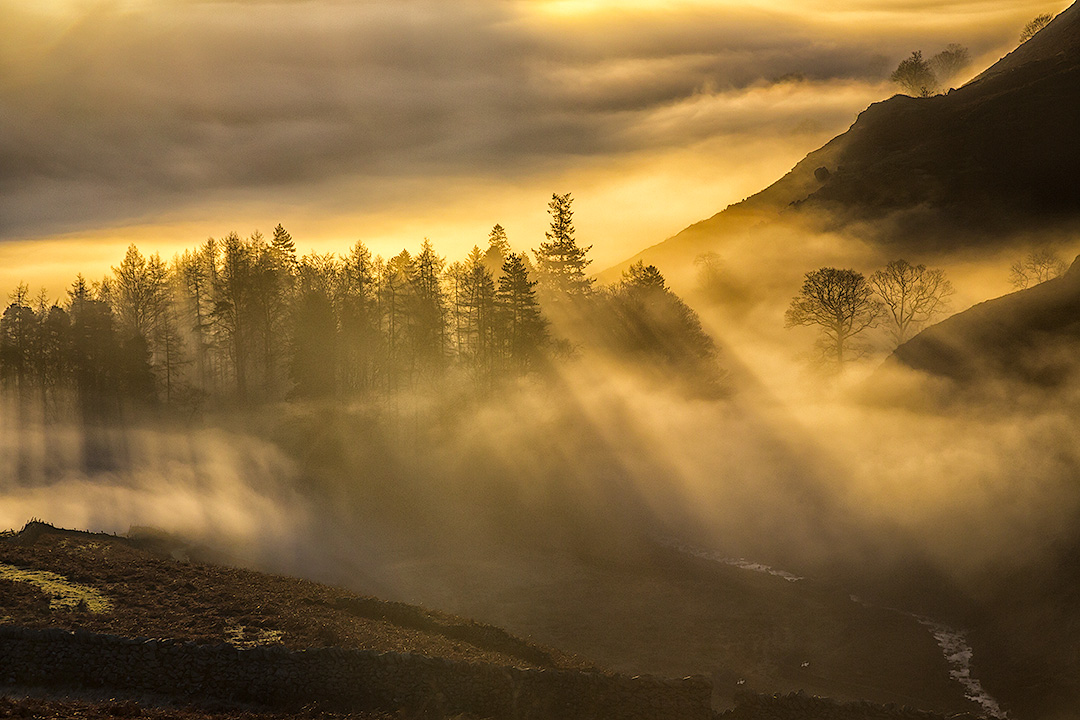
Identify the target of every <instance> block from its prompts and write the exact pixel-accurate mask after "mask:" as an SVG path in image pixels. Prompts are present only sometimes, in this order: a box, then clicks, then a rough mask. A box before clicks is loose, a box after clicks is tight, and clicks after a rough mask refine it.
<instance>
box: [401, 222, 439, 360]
mask: <svg viewBox="0 0 1080 720" xmlns="http://www.w3.org/2000/svg"><path fill="white" fill-rule="evenodd" d="M445 264H446V261H445V260H444V259H443V258H441V257H439V256H438V255H436V254H435V249H434V248H433V247H432V245H431V241H430V240H428V239H427V238H424V242H423V244H422V245H421V246H420V252H419V253H418V254H417V256H416V259H415V261H414V263H413V268H414V271H413V274H412V277H411V278H410V283H409V284H410V287H411V293H410V300H411V303H410V308H409V335H410V339H411V349H412V352H413V359H414V362H416V363H418V364H419V366H420V369H426V370H430V371H432V372H433V373H435V374H438V373H439V372H440V371H441V370H442V367H443V362H444V360H445V357H446V297H445V295H444V294H443V288H442V283H441V278H442V271H443V267H444V265H445Z"/></svg>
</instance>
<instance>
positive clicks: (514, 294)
mask: <svg viewBox="0 0 1080 720" xmlns="http://www.w3.org/2000/svg"><path fill="white" fill-rule="evenodd" d="M527 260H528V258H527V257H526V256H525V253H521V254H516V253H510V255H508V256H507V258H506V260H505V261H504V262H503V266H502V275H500V276H499V286H498V289H497V290H496V292H495V302H496V308H497V312H498V326H497V338H498V341H499V344H500V346H501V348H502V351H503V356H504V358H505V359H506V362H507V363H508V365H509V366H510V367H511V368H512V369H514V370H515V371H517V372H525V371H527V370H529V369H530V368H531V367H533V366H534V365H535V364H536V362H537V360H538V359H539V357H540V353H541V348H543V346H544V344H545V343H546V342H547V339H548V332H547V321H546V320H545V319H544V316H543V314H542V313H541V311H540V303H539V302H538V301H537V299H536V290H535V288H536V281H535V280H530V279H529V270H528V267H527V265H526V263H527Z"/></svg>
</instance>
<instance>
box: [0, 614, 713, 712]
mask: <svg viewBox="0 0 1080 720" xmlns="http://www.w3.org/2000/svg"><path fill="white" fill-rule="evenodd" d="M0 682H8V683H19V684H30V685H56V686H68V687H70V686H76V687H88V688H95V687H100V688H109V689H117V690H119V689H123V690H125V691H129V692H147V693H155V694H161V695H167V696H172V697H179V698H187V699H197V700H200V701H206V700H219V701H234V702H254V703H259V704H263V705H268V706H271V707H276V708H289V707H298V706H302V705H305V704H309V703H318V704H319V705H320V706H322V707H325V708H327V709H339V710H368V709H383V710H398V709H404V710H406V711H407V712H409V714H414V715H418V716H426V717H432V718H442V717H449V716H452V715H455V714H460V713H468V714H470V715H477V716H481V717H490V718H498V719H500V720H502V719H504V718H505V719H506V720H551V719H554V718H558V719H559V720H601V719H604V720H621V719H625V720H710V719H711V718H712V717H713V713H712V710H711V706H710V696H711V692H712V687H711V684H710V683H709V682H708V681H707V680H706V679H705V678H701V677H695V678H686V679H683V680H665V679H661V678H654V677H627V676H622V675H605V674H601V673H586V672H578V671H570V670H529V669H521V668H511V667H496V666H492V665H480V664H472V663H465V662H457V661H450V660H444V659H438V658H428V657H422V656H419V655H409V654H398V653H375V652H370V651H364V650H345V649H339V648H313V649H308V650H300V651H291V650H288V649H286V648H284V647H281V646H268V647H258V648H251V649H239V648H236V647H234V646H232V645H227V644H220V645H198V644H195V643H185V642H178V641H172V640H154V639H146V638H123V637H117V636H114V635H102V634H96V633H89V632H82V631H75V632H69V631H66V630H59V629H44V630H42V629H26V628H18V627H11V626H0Z"/></svg>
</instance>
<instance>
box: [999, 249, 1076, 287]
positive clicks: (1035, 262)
mask: <svg viewBox="0 0 1080 720" xmlns="http://www.w3.org/2000/svg"><path fill="white" fill-rule="evenodd" d="M1067 267H1068V266H1067V265H1066V263H1065V261H1064V260H1062V259H1061V256H1060V255H1058V254H1057V252H1055V251H1054V249H1053V248H1051V247H1048V246H1045V245H1043V246H1041V247H1037V248H1032V249H1031V251H1030V252H1028V254H1027V255H1025V256H1024V257H1023V258H1022V259H1020V260H1017V261H1016V262H1015V263H1013V265H1012V267H1011V268H1010V269H1009V270H1010V272H1009V282H1011V283H1012V285H1013V287H1014V288H1016V289H1017V290H1023V289H1024V288H1027V287H1031V286H1032V285H1038V284H1039V283H1042V282H1046V281H1047V280H1051V279H1053V278H1056V277H1057V276H1058V275H1061V274H1062V273H1064V272H1065V269H1066V268H1067Z"/></svg>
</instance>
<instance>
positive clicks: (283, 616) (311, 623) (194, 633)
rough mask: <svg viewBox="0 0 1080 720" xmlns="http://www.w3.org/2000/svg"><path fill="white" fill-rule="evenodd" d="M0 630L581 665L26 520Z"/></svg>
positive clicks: (2, 547)
mask: <svg viewBox="0 0 1080 720" xmlns="http://www.w3.org/2000/svg"><path fill="white" fill-rule="evenodd" d="M0 623H8V624H17V625H20V626H22V627H28V628H46V627H49V628H64V629H67V630H74V629H76V628H79V629H82V630H89V631H93V632H98V633H109V634H114V635H121V636H126V637H140V636H141V637H160V638H172V639H177V640H187V641H192V642H196V643H203V644H206V643H220V642H229V643H231V644H233V645H236V646H238V647H254V646H267V645H282V646H284V647H286V648H290V649H304V648H311V647H344V648H360V649H366V650H375V651H378V652H413V653H420V654H425V655H430V656H434V657H445V658H449V659H454V660H463V661H469V662H485V663H492V664H497V665H509V666H516V667H550V668H578V669H585V668H588V667H590V665H589V664H588V663H587V662H585V661H584V660H582V659H580V658H577V657H574V656H571V655H568V654H566V653H562V652H560V651H558V650H550V649H546V648H541V647H538V646H535V645H532V644H530V643H528V642H526V641H524V640H521V639H519V638H515V637H513V636H511V635H509V634H508V633H506V632H504V631H502V630H499V629H498V628H494V627H491V626H488V625H481V624H480V623H476V622H472V621H469V620H463V619H461V618H457V617H453V616H451V615H446V614H442V613H437V612H432V611H429V610H424V609H422V608H418V607H415V606H410V605H406V604H404V603H394V602H384V601H381V600H376V599H374V598H370V597H365V596H362V595H358V594H356V593H351V592H348V591H346V590H342V589H340V588H335V587H330V586H326V585H320V584H317V583H313V582H309V581H306V580H300V579H297V578H289V577H281V576H275V575H267V574H263V573H258V572H254V571H251V570H244V569H240V568H230V567H223V566H216V565H207V564H202V563H197V562H182V561H179V560H176V559H173V558H172V557H170V556H169V555H167V554H163V553H161V551H160V547H159V548H155V542H154V540H153V538H151V539H147V540H132V539H129V538H124V537H115V536H111V535H101V534H93V533H82V532H75V531H70V530H59V529H56V528H53V527H51V526H48V525H45V524H42V523H31V524H29V525H28V526H27V528H26V529H24V530H23V531H22V532H21V533H18V534H16V535H12V536H9V537H6V538H0Z"/></svg>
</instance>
